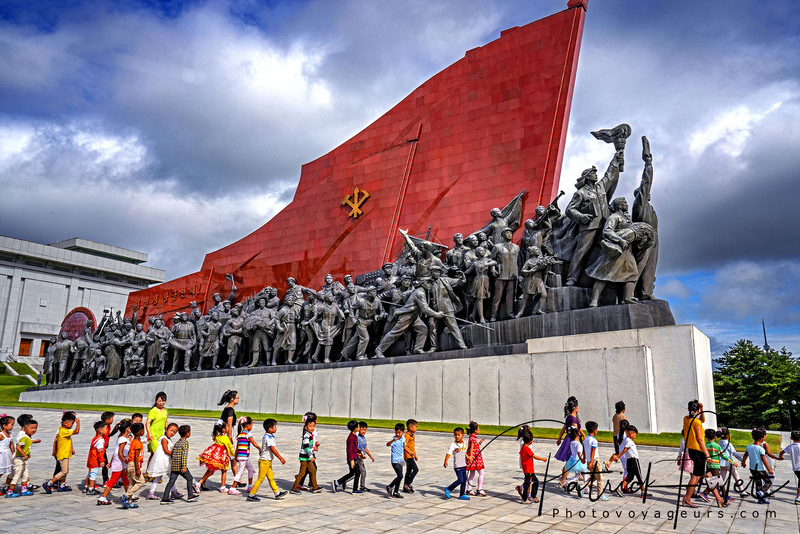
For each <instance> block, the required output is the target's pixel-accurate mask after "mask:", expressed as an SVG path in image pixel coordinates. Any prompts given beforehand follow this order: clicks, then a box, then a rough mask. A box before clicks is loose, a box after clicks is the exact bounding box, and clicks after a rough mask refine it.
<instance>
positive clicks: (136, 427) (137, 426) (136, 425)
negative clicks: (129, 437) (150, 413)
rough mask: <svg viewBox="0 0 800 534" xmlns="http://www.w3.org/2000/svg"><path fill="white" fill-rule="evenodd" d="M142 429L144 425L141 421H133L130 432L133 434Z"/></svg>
mask: <svg viewBox="0 0 800 534" xmlns="http://www.w3.org/2000/svg"><path fill="white" fill-rule="evenodd" d="M143 431H144V425H143V424H142V423H133V424H132V425H131V434H133V435H134V436H135V435H136V434H138V433H139V432H143Z"/></svg>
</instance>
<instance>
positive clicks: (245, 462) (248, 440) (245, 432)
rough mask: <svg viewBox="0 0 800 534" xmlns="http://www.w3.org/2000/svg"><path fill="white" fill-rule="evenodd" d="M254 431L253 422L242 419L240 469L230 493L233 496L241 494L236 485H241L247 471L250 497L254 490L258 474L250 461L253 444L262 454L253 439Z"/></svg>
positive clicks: (238, 444) (238, 452)
mask: <svg viewBox="0 0 800 534" xmlns="http://www.w3.org/2000/svg"><path fill="white" fill-rule="evenodd" d="M252 430H253V420H252V419H251V418H250V417H246V416H245V417H240V418H239V425H238V431H239V434H238V435H237V436H236V462H237V464H238V468H237V470H236V476H235V477H233V484H231V492H230V493H232V494H233V495H238V494H239V490H237V489H236V485H237V484H239V481H240V480H241V479H242V475H243V474H244V472H245V469H246V470H247V494H248V495H249V494H250V491H251V490H252V489H253V475H255V474H256V469H255V467H253V463H252V462H251V461H250V445H251V444H252V445H253V447H255V448H256V449H257V450H258V452H259V453H260V452H261V447H260V446H259V444H258V443H256V440H255V438H253V433H252V432H251V431H252Z"/></svg>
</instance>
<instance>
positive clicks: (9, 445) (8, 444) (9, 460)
mask: <svg viewBox="0 0 800 534" xmlns="http://www.w3.org/2000/svg"><path fill="white" fill-rule="evenodd" d="M14 421H16V419H14V418H13V417H11V416H10V415H7V414H3V415H2V416H0V476H5V477H6V484H8V482H9V480H8V479H10V478H11V476H12V474H13V472H14V455H15V454H16V452H17V444H16V442H15V441H14V438H13V437H12V436H11V433H12V432H13V430H14Z"/></svg>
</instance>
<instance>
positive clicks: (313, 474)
mask: <svg viewBox="0 0 800 534" xmlns="http://www.w3.org/2000/svg"><path fill="white" fill-rule="evenodd" d="M303 419H304V424H303V439H302V441H301V442H300V455H299V456H298V459H299V460H300V472H299V473H297V477H296V478H295V479H294V485H292V490H291V492H290V493H291V494H292V495H297V494H299V493H300V482H302V480H303V478H304V477H305V476H306V473H308V476H309V478H310V479H311V493H320V492H322V488H320V487H319V486H318V485H317V464H316V461H315V460H316V452H315V445H316V443H315V442H314V431H315V430H316V428H317V417H316V415H313V414H311V415H309V414H306V415H304V416H303Z"/></svg>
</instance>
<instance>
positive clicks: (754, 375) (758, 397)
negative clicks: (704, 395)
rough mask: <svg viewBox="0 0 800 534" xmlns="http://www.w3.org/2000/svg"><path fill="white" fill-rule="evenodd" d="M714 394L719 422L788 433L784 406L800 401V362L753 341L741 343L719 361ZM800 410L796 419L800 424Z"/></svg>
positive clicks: (784, 351)
mask: <svg viewBox="0 0 800 534" xmlns="http://www.w3.org/2000/svg"><path fill="white" fill-rule="evenodd" d="M716 362H717V369H716V370H715V371H714V392H715V398H716V404H717V416H718V417H717V420H718V421H719V423H720V424H727V426H729V427H733V428H753V427H763V428H767V427H768V426H769V425H771V424H780V426H781V428H782V429H784V430H788V429H789V421H788V418H787V415H786V411H785V409H786V408H785V407H786V405H784V410H781V407H780V406H779V405H778V399H783V400H784V402H786V401H789V400H791V399H795V400H800V362H798V360H797V359H796V358H793V357H792V353H791V352H789V351H787V350H786V348H785V347H784V348H782V349H781V350H780V351H776V350H769V351H764V350H763V349H761V348H759V347H757V346H756V345H755V344H753V342H752V341H750V340H746V339H742V340H739V341H738V342H736V344H735V345H734V346H732V347H731V348H730V349H728V350H727V351H725V353H723V355H722V357H721V358H719V359H717V360H716ZM798 412H800V409H798V411H796V412H795V413H794V414H793V415H794V417H793V422H795V423H797V422H798V416H800V413H798Z"/></svg>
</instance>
